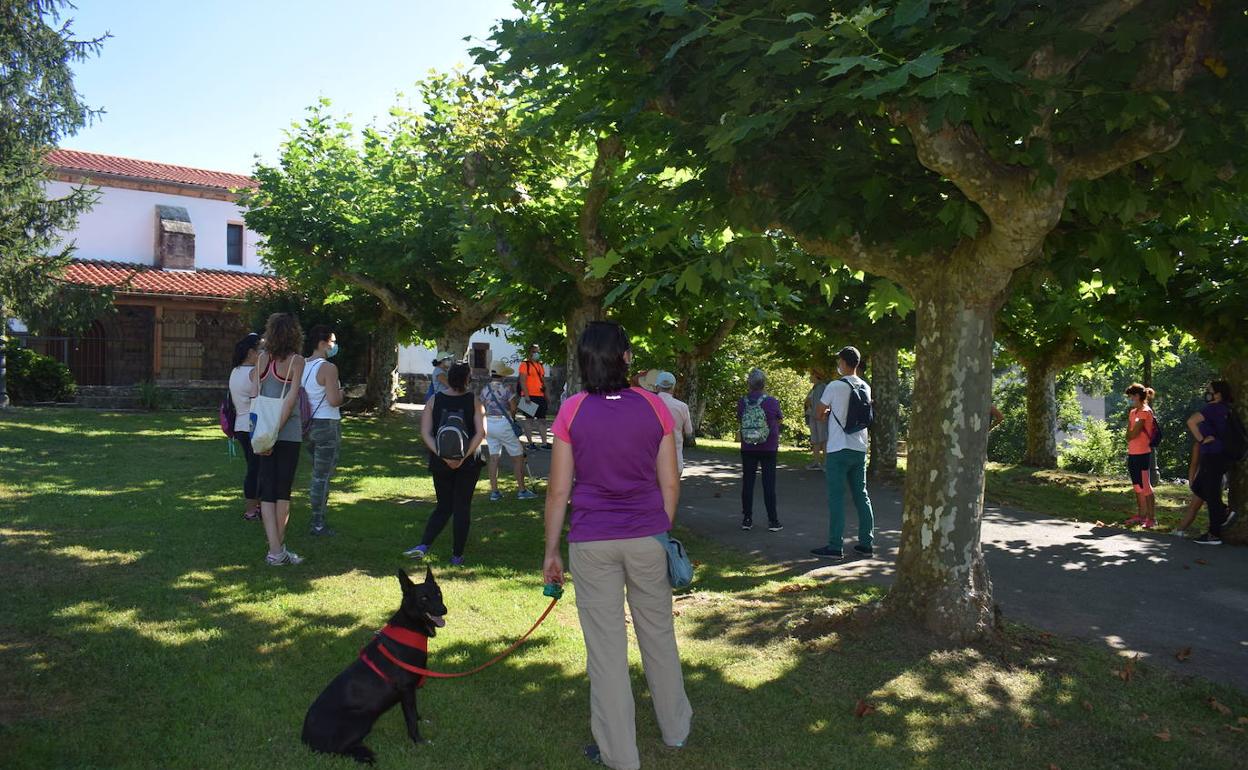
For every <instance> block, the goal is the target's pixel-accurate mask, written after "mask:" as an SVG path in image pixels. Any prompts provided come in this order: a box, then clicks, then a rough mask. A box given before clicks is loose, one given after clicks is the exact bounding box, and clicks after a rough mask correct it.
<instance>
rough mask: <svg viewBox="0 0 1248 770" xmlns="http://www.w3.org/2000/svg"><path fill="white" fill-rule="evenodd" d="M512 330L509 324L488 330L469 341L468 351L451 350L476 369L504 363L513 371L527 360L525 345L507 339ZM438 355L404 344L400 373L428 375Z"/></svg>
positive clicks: (435, 352)
mask: <svg viewBox="0 0 1248 770" xmlns="http://www.w3.org/2000/svg"><path fill="white" fill-rule="evenodd" d="M509 332H511V328H510V327H508V326H507V325H506V324H499V325H496V326H490V327H486V328H485V329H482V330H480V331H478V332H475V333H474V334H473V335H472V337H470V338H469V340H468V350H448V351H445V352H447V353H454V354H455V355H456V356H461V357H462V356H467V361H468V363H470V364H472V367H473V368H474V369H479V370H484V371H488V370H489V369H490V368H492V367H493V366H494V363H495V362H502V363H504V364H507V365H508V366H510V367H511V368H513V369H514V368H516V364H517V363H519V362H520V360H521V359H522V358H523V357H524V351H523V349H522V345H523V343H520V344H517V343H515V342H510V341H508V339H507V335H508V333H509ZM436 354H437V351H435V350H434V349H433V348H427V347H424V346H423V345H401V346H400V347H399V374H428V373H429V372H430V370H431V369H432V368H433V357H434V355H436Z"/></svg>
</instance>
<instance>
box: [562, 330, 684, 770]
mask: <svg viewBox="0 0 1248 770" xmlns="http://www.w3.org/2000/svg"><path fill="white" fill-rule="evenodd" d="M632 360H633V356H632V351H631V350H630V346H629V341H628V336H627V335H626V334H625V333H624V329H623V328H621V327H620V326H619V324H615V323H610V322H606V321H595V322H593V323H591V324H589V326H588V327H587V328H586V329H585V331H584V333H582V334H581V338H580V340H579V341H578V349H577V363H578V364H579V365H580V368H581V376H582V377H583V379H584V385H585V392H583V393H577V394H576V395H574V396H572V397H570V398H568V399H567V400H565V401H564V402H563V404H562V405H560V407H559V415H558V417H557V418H556V419H555V425H554V434H555V443H554V451H553V453H552V455H551V462H550V482H549V488H548V489H547V492H546V560H545V564H544V565H543V569H542V572H543V576H544V578H545V580H546V582H547V583H560V584H562V583H563V559H562V558H561V556H560V553H559V540H560V537H561V535H562V533H563V523H564V517H565V515H566V513H567V507H568V501H569V499H570V500H571V505H572V526H571V528H570V530H569V531H568V555H569V558H570V559H571V566H572V577H573V578H574V580H575V587H576V609H577V614H578V616H579V617H580V621H581V632H582V633H583V634H584V636H585V652H586V661H587V669H588V672H589V701H590V730H591V732H592V733H593V736H594V741H595V742H594V743H592V744H590V745H589V746H586V747H585V754H586V756H588V757H589V758H590V759H591V760H594V761H596V762H601V763H602V764H604V765H606V766H607V767H612V768H618V769H619V770H632V769H633V768H639V767H641V759H640V756H639V754H638V752H637V730H636V722H635V718H636V715H635V710H634V705H633V692H632V686H631V683H630V680H629V675H628V632H627V627H626V625H625V621H624V599H625V593H626V589H627V597H628V607H629V610H630V612H631V613H632V619H633V630H634V631H635V632H636V634H637V644H638V646H639V647H640V648H641V657H642V660H643V661H644V663H645V673H646V682H647V684H648V685H649V687H650V697H651V700H652V701H653V702H654V711H655V715H656V716H657V717H658V723H659V729H660V731H661V732H662V735H663V742H664V743H666V744H667V745H668V746H671V747H680V746H683V745H684V742H685V738H686V737H687V736H688V735H689V723H690V720H691V719H692V717H693V709H692V707H691V706H690V705H689V698H688V697H687V696H686V695H685V684H684V678H683V675H682V674H681V669H680V653H679V651H678V650H677V649H676V628H675V625H674V624H673V621H672V589H671V585H670V584H669V583H668V579H667V550H666V549H665V548H664V546H663V545H662V544H661V543H660V542H659V540H658V539H656V536H659V537H666V533H667V531H668V530H669V529H671V526H672V521H673V520H674V519H675V517H676V502H677V500H678V499H679V497H680V477H679V475H678V474H677V471H676V443H675V440H674V439H673V437H672V415H671V412H670V411H668V409H667V406H666V405H665V404H664V403H663V402H662V401H660V400H659V398H658V396H655V395H654V394H652V393H649V392H647V391H645V390H642V389H641V388H630V387H629V385H628V367H629V365H630V364H631V363H632ZM573 479H575V481H573Z"/></svg>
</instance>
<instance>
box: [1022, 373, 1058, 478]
mask: <svg viewBox="0 0 1248 770" xmlns="http://www.w3.org/2000/svg"><path fill="white" fill-rule="evenodd" d="M1026 368H1027V451H1026V452H1025V453H1024V454H1023V465H1031V466H1033V467H1036V468H1056V467H1057V368H1056V367H1055V366H1053V364H1052V363H1051V362H1050V361H1049V360H1048V359H1038V360H1035V361H1029V362H1027V364H1026Z"/></svg>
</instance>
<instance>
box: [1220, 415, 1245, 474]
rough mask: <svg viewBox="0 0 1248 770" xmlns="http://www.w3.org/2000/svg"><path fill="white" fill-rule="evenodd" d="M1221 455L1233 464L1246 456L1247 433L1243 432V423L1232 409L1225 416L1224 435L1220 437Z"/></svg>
mask: <svg viewBox="0 0 1248 770" xmlns="http://www.w3.org/2000/svg"><path fill="white" fill-rule="evenodd" d="M1222 453H1223V454H1225V455H1226V457H1227V459H1228V460H1230V461H1231V462H1233V463H1237V462H1239V461H1240V460H1242V459H1244V455H1246V454H1248V432H1246V431H1245V430H1244V423H1243V421H1242V420H1240V419H1239V415H1237V414H1235V410H1234V409H1231V410H1230V412H1229V413H1228V414H1227V415H1226V435H1225V436H1223V437H1222Z"/></svg>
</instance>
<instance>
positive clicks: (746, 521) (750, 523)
mask: <svg viewBox="0 0 1248 770" xmlns="http://www.w3.org/2000/svg"><path fill="white" fill-rule="evenodd" d="M741 529H743V530H745V531H746V532H749V531H750V530H751V529H754V519H752V518H750V517H749V516H746V517H745V518H743V519H741Z"/></svg>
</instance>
